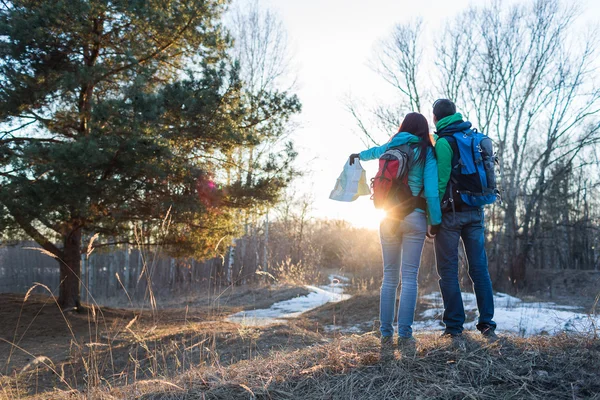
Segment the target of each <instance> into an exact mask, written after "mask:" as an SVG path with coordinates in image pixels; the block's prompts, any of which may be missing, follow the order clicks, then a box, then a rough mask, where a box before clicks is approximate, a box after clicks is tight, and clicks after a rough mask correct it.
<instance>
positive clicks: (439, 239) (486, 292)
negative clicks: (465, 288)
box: [433, 99, 497, 339]
mask: <svg viewBox="0 0 600 400" xmlns="http://www.w3.org/2000/svg"><path fill="white" fill-rule="evenodd" d="M433 121H434V123H435V127H436V131H437V132H436V133H437V135H438V138H437V141H436V144H435V151H436V155H437V162H438V179H439V191H440V199H442V225H441V229H440V231H439V233H437V235H436V236H435V254H436V259H437V268H438V274H439V275H440V289H441V292H442V298H443V300H444V316H443V321H444V324H445V326H446V329H445V330H444V333H443V335H449V336H451V337H459V336H461V335H462V331H463V329H464V328H463V325H464V322H465V309H464V306H463V302H462V297H461V292H460V285H459V281H458V246H459V239H460V238H461V237H462V240H463V243H464V246H465V252H466V254H467V260H468V262H469V276H470V277H471V280H472V281H473V288H474V289H475V296H476V298H477V308H478V309H479V321H478V324H477V329H478V330H479V331H480V332H481V333H482V334H483V335H484V336H485V337H487V338H489V339H496V338H497V336H496V334H495V332H494V331H495V329H496V323H495V322H494V321H493V319H492V318H493V317H494V297H493V293H492V281H491V279H490V274H489V271H488V260H487V255H486V252H485V247H484V243H485V237H484V214H483V207H472V206H468V205H466V204H464V202H462V201H461V198H460V195H459V194H458V193H457V192H456V187H460V185H461V180H463V179H466V178H464V176H463V177H461V175H460V172H459V171H460V168H456V167H457V166H458V164H459V161H460V160H459V156H460V152H459V150H458V147H457V143H456V139H455V138H454V137H453V134H455V133H459V132H468V131H469V130H470V129H471V123H470V122H469V121H464V120H463V118H462V115H461V114H459V113H457V112H456V106H455V105H454V103H453V102H452V101H450V100H448V99H440V100H437V101H436V102H435V103H434V104H433Z"/></svg>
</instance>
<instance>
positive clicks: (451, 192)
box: [442, 129, 500, 210]
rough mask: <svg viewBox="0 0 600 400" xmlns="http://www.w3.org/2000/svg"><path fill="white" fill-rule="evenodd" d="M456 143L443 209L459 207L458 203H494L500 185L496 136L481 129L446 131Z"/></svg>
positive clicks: (451, 144) (472, 204)
mask: <svg viewBox="0 0 600 400" xmlns="http://www.w3.org/2000/svg"><path fill="white" fill-rule="evenodd" d="M442 137H443V138H445V139H446V140H448V143H449V144H450V146H451V147H452V152H453V157H452V172H451V174H450V181H449V182H448V188H447V189H446V194H445V196H444V198H443V199H442V209H448V208H452V209H453V210H454V209H455V206H456V205H459V206H460V205H462V204H464V205H466V206H470V207H481V206H484V205H486V204H492V203H494V202H495V201H496V199H497V198H498V197H499V193H500V192H499V190H498V188H497V187H496V172H495V165H496V164H497V163H498V157H496V154H495V153H494V149H493V143H492V139H490V138H489V137H488V136H487V135H484V134H483V133H481V132H478V131H477V129H468V130H466V131H463V132H455V133H453V134H448V135H443V136H442Z"/></svg>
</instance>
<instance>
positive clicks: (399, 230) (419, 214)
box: [350, 113, 442, 346]
mask: <svg viewBox="0 0 600 400" xmlns="http://www.w3.org/2000/svg"><path fill="white" fill-rule="evenodd" d="M405 144H416V146H412V147H413V151H414V152H415V158H414V163H413V165H412V166H411V167H410V169H409V172H408V185H409V187H410V190H411V192H412V194H413V196H420V195H421V193H424V197H425V199H426V202H427V207H426V208H427V210H422V209H420V208H416V209H415V210H414V211H413V212H411V213H410V214H409V215H407V216H406V217H405V218H404V219H403V220H401V221H398V220H394V219H391V218H386V219H384V220H383V221H382V223H381V226H380V238H381V249H382V253H383V283H382V285H381V294H380V296H381V298H380V308H379V319H380V321H381V327H380V331H381V344H382V345H383V346H386V345H387V346H390V345H392V344H393V335H394V328H393V322H394V314H395V313H394V311H395V307H396V290H397V289H398V282H399V280H400V264H402V269H401V271H402V289H401V294H400V305H399V307H398V345H399V346H402V345H405V344H412V343H414V338H413V336H412V328H411V325H412V323H413V319H414V314H415V307H416V304H417V274H418V272H419V264H420V261H421V251H422V250H423V243H424V242H425V236H426V235H428V236H430V237H433V236H435V233H437V231H438V230H439V225H440V223H441V221H442V212H441V210H440V199H439V195H438V173H437V162H436V159H435V155H434V152H433V145H432V143H431V138H430V136H429V124H428V123H427V119H426V118H425V117H424V116H423V115H422V114H419V113H410V114H408V115H407V116H406V117H405V118H404V121H403V122H402V125H401V126H400V131H399V132H398V133H397V134H396V135H394V136H393V137H392V138H391V139H390V141H389V142H388V143H386V144H384V145H383V146H379V147H373V148H370V149H368V150H365V151H362V152H361V153H359V154H352V155H351V156H350V164H352V163H353V162H354V159H356V158H359V159H361V160H374V159H376V158H379V157H380V156H381V155H382V154H383V153H385V152H386V151H387V150H388V149H390V148H393V147H398V146H402V145H405ZM428 222H429V227H428ZM389 225H393V226H391V227H390V226H389ZM390 228H391V229H390ZM401 260H402V263H401Z"/></svg>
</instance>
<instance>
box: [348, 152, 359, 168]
mask: <svg viewBox="0 0 600 400" xmlns="http://www.w3.org/2000/svg"><path fill="white" fill-rule="evenodd" d="M356 159H359V160H360V156H359V155H358V154H357V153H354V154H350V165H354V160H356Z"/></svg>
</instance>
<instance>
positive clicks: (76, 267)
mask: <svg viewBox="0 0 600 400" xmlns="http://www.w3.org/2000/svg"><path fill="white" fill-rule="evenodd" d="M59 263H60V292H59V296H58V304H59V305H60V306H61V307H62V308H63V309H70V308H75V309H76V310H78V311H81V298H80V291H79V288H80V280H81V229H76V230H74V231H72V232H71V233H69V234H68V235H67V236H66V237H65V242H64V250H63V259H62V260H59Z"/></svg>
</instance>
